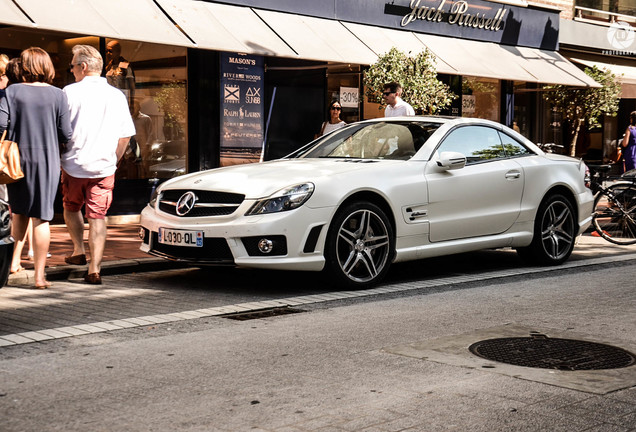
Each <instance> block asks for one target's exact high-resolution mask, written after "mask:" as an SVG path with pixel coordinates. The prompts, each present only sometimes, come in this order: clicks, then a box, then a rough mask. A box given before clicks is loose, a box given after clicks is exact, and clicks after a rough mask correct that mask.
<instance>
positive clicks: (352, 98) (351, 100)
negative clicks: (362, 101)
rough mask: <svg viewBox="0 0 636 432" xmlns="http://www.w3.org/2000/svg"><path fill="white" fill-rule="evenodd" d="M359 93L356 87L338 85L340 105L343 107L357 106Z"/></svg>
mask: <svg viewBox="0 0 636 432" xmlns="http://www.w3.org/2000/svg"><path fill="white" fill-rule="evenodd" d="M359 94H360V90H359V89H358V88H357V87H340V105H341V106H342V107H343V108H358V98H359Z"/></svg>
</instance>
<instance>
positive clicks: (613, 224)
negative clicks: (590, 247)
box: [592, 183, 636, 245]
mask: <svg viewBox="0 0 636 432" xmlns="http://www.w3.org/2000/svg"><path fill="white" fill-rule="evenodd" d="M592 223H593V225H594V229H596V232H597V233H598V234H599V235H600V236H601V237H603V238H604V239H605V240H607V241H609V242H611V243H614V244H618V245H631V244H635V243H636V186H635V185H634V184H631V183H617V184H614V185H612V186H610V187H609V188H608V190H607V192H605V191H604V192H601V193H600V194H599V196H598V197H597V198H596V201H595V202H594V215H593V216H592Z"/></svg>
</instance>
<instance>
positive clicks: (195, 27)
mask: <svg viewBox="0 0 636 432" xmlns="http://www.w3.org/2000/svg"><path fill="white" fill-rule="evenodd" d="M158 2H159V4H160V5H161V7H162V8H163V9H164V10H165V11H166V13H167V14H168V15H169V16H170V17H171V18H172V19H173V20H174V22H175V23H176V24H177V25H178V26H179V27H180V28H181V29H183V31H184V32H185V33H186V34H187V35H188V36H189V37H190V39H192V40H193V41H194V42H195V43H196V46H197V47H198V48H203V49H212V50H218V51H229V52H240V53H250V54H259V55H270V56H281V57H295V56H296V55H297V54H296V53H295V52H294V51H293V50H292V49H291V48H290V47H289V45H287V44H286V43H285V41H283V40H282V39H281V38H280V37H279V36H278V35H277V34H276V33H274V31H273V30H272V29H271V28H269V27H268V26H267V24H265V23H264V22H263V20H262V19H261V18H260V17H259V16H258V15H256V14H255V13H254V11H253V10H252V9H250V8H248V7H239V6H228V5H223V4H218V3H207V2H202V1H190V0H187V1H184V0H158Z"/></svg>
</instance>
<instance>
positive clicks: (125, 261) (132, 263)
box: [7, 223, 178, 286]
mask: <svg viewBox="0 0 636 432" xmlns="http://www.w3.org/2000/svg"><path fill="white" fill-rule="evenodd" d="M85 228H86V229H85V230H84V241H85V242H86V243H85V245H86V258H87V259H89V260H90V252H89V250H88V241H87V239H88V225H86V226H85ZM138 231H139V224H137V223H125V224H117V225H114V224H110V225H108V236H107V239H106V248H105V249H104V258H103V260H102V274H104V275H108V274H117V273H127V272H131V271H145V270H151V269H152V268H153V267H154V266H158V265H161V267H162V268H166V267H168V268H170V267H176V266H178V264H177V263H172V262H170V261H167V260H165V259H162V258H157V257H153V256H151V255H148V254H146V253H144V252H141V251H140V250H139V245H140V243H141V240H140V239H139V235H138ZM49 251H50V253H51V257H50V258H48V259H47V261H46V275H47V278H48V279H49V280H64V279H68V278H69V277H83V276H84V274H85V273H86V270H87V266H86V265H83V266H75V265H68V264H66V263H65V262H64V257H67V256H70V255H71V254H72V253H73V243H72V242H71V238H70V236H69V234H68V231H67V230H66V225H64V224H51V246H50V248H49ZM27 252H28V251H27V246H26V245H25V247H24V250H23V251H22V267H24V268H25V269H26V271H24V272H19V273H17V274H13V275H10V276H9V281H8V282H7V285H9V286H14V285H23V284H28V283H32V282H33V261H32V260H29V259H27Z"/></svg>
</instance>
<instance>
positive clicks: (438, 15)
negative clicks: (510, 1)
mask: <svg viewBox="0 0 636 432" xmlns="http://www.w3.org/2000/svg"><path fill="white" fill-rule="evenodd" d="M420 3H421V0H411V3H410V6H409V7H410V8H411V12H410V13H408V14H406V15H405V16H404V18H402V27H406V26H407V25H408V24H409V23H411V22H413V21H415V20H426V21H431V22H438V23H439V22H442V21H444V20H446V22H448V23H449V24H451V25H459V26H464V27H473V28H476V29H483V30H492V31H499V30H501V29H503V19H504V16H505V15H506V12H508V10H507V9H505V8H503V7H502V8H499V10H497V13H496V14H495V16H494V17H488V16H487V15H486V14H485V13H480V12H475V13H469V12H468V2H466V1H464V0H460V1H456V2H454V3H453V4H452V5H451V6H450V7H449V8H447V9H448V10H447V11H445V10H444V5H445V3H446V0H441V1H440V3H439V5H438V6H437V7H430V6H420Z"/></svg>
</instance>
